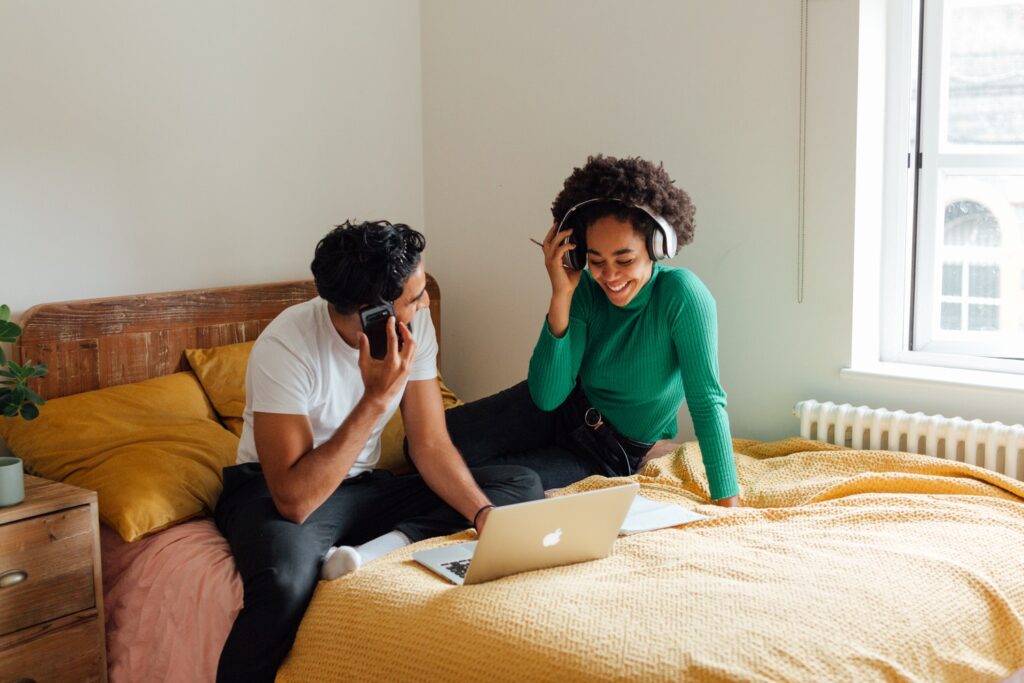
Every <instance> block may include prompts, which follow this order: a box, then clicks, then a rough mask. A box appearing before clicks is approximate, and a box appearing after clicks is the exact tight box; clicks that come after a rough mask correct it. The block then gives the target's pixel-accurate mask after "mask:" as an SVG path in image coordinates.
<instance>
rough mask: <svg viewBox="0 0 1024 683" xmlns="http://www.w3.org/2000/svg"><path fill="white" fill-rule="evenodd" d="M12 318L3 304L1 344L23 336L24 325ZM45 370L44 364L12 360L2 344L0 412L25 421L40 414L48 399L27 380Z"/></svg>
mask: <svg viewBox="0 0 1024 683" xmlns="http://www.w3.org/2000/svg"><path fill="white" fill-rule="evenodd" d="M10 317H11V309H10V308H8V306H7V305H6V304H4V305H0V344H13V343H14V342H15V341H17V339H18V337H20V336H21V327H19V326H18V325H16V324H14V323H12V322H10V320H9V318H10ZM46 372H47V369H46V365H45V364H44V363H39V364H38V365H33V364H32V361H29V362H27V363H25V364H24V365H20V364H19V363H15V362H14V361H13V360H11V359H9V358H8V357H7V356H6V354H4V350H3V348H2V347H0V415H3V416H4V417H17V416H19V415H20V416H21V417H23V418H24V419H26V420H34V419H35V418H37V417H39V408H38V406H41V405H43V404H44V403H46V401H44V400H43V397H42V396H40V395H39V394H37V393H36V392H34V391H32V390H31V389H30V388H29V386H28V381H29V380H30V379H32V378H33V377H43V376H45V375H46Z"/></svg>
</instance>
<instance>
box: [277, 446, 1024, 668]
mask: <svg viewBox="0 0 1024 683" xmlns="http://www.w3.org/2000/svg"><path fill="white" fill-rule="evenodd" d="M735 446H736V450H737V451H738V453H740V454H738V455H737V467H738V471H739V477H740V483H741V486H742V489H743V495H744V499H745V501H746V503H747V505H749V506H750V507H746V508H743V509H723V508H718V507H716V506H712V505H708V504H706V500H707V481H706V479H705V477H704V471H703V467H702V466H701V463H700V454H699V451H698V450H697V446H696V444H687V445H686V446H684V447H682V448H680V449H679V450H678V451H676V453H675V454H673V455H670V456H667V457H665V458H661V459H659V460H655V461H652V462H651V463H649V464H648V465H647V466H646V467H645V468H644V470H643V472H642V473H641V474H640V475H638V476H636V477H632V479H635V480H636V481H639V482H640V484H641V493H642V494H643V495H645V496H648V497H650V498H653V499H658V500H665V501H673V502H677V503H679V504H681V505H682V506H684V507H687V508H689V509H696V510H698V511H699V512H701V513H704V514H706V515H710V516H712V519H709V520H705V521H700V522H695V523H692V524H688V525H685V526H682V527H677V528H674V529H665V530H661V531H657V532H651V533H646V534H637V535H634V536H628V537H623V538H620V539H619V540H618V541H616V544H615V549H614V552H613V554H612V555H611V556H610V557H608V558H607V559H604V560H599V561H596V562H589V563H584V564H579V565H574V566H570V567H560V568H555V569H547V570H542V571H536V572H528V573H524V574H520V575H517V576H511V577H507V578H504V579H500V580H498V581H492V582H490V583H486V584H481V585H477V586H465V587H455V586H452V585H450V584H448V583H447V582H446V581H443V580H442V579H440V578H438V577H436V576H435V575H434V574H432V573H430V572H428V571H427V570H425V569H423V568H421V567H420V566H419V565H417V564H415V563H414V562H413V561H412V560H411V559H410V556H411V554H412V552H413V551H414V550H419V549H423V548H428V547H435V546H439V545H441V544H445V543H451V542H452V541H455V540H465V539H467V538H469V537H470V535H469V534H468V533H464V534H459V535H456V536H450V537H446V538H441V539H433V540H429V541H424V542H422V543H419V544H416V545H415V546H412V547H410V548H407V549H405V550H403V551H401V552H397V553H393V554H392V555H388V556H386V557H385V558H382V559H380V560H377V561H375V562H373V563H370V564H368V565H367V566H365V567H364V568H362V569H361V570H359V571H358V572H356V573H355V574H354V575H352V576H350V577H347V578H343V579H340V580H338V581H334V582H330V583H327V582H323V583H321V584H320V586H319V587H318V589H317V593H316V595H315V596H314V599H313V602H312V604H311V605H310V608H309V611H308V612H307V614H306V617H305V619H304V621H303V623H302V627H301V629H300V631H299V636H298V639H297V641H296V643H295V646H294V648H293V649H292V652H291V654H290V656H289V658H288V659H287V661H286V662H285V665H284V666H283V667H282V669H281V671H280V673H279V676H278V680H279V681H284V682H285V683H293V682H294V683H299V682H302V683H308V682H310V681H339V680H395V681H446V680H469V681H517V682H518V681H558V682H559V683H564V682H566V681H576V680H612V679H618V680H621V679H633V680H643V681H680V680H700V681H815V682H818V681H847V680H850V681H852V680H855V681H893V680H912V681H998V680H1001V679H1002V678H1004V677H1006V676H1008V675H1009V674H1011V673H1012V672H1013V671H1014V670H1015V669H1018V668H1020V667H1021V666H1024V485H1022V484H1021V482H1017V481H1014V480H1011V479H1008V478H1006V477H1003V476H1001V475H999V474H996V473H993V472H989V471H986V470H982V469H979V468H976V467H972V466H969V465H963V464H960V463H955V462H947V461H944V460H938V459H934V458H929V457H926V456H917V455H907V454H896V453H887V452H876V451H850V450H843V449H838V448H836V447H834V446H828V445H825V444H822V443H817V442H809V441H804V440H797V439H791V440H787V441H781V442H776V443H771V444H758V443H755V442H749V441H737V442H736V444H735ZM617 482H618V480H606V479H601V478H597V477H592V478H590V479H587V480H585V481H583V482H580V483H578V484H576V485H574V486H572V487H570V488H568V489H566V491H567V492H568V491H580V490H588V489H593V488H598V487H602V486H608V485H610V484H612V483H617Z"/></svg>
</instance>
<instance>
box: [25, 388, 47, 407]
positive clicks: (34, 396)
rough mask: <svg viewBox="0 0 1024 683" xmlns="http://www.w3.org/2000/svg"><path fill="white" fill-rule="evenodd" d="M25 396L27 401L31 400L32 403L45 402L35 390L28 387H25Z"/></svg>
mask: <svg viewBox="0 0 1024 683" xmlns="http://www.w3.org/2000/svg"><path fill="white" fill-rule="evenodd" d="M25 396H26V397H28V400H29V401H32V403H35V404H36V405H37V406H41V405H43V404H44V403H46V399H44V398H43V397H42V396H40V395H39V394H37V393H36V392H34V391H32V390H31V389H29V388H28V387H25Z"/></svg>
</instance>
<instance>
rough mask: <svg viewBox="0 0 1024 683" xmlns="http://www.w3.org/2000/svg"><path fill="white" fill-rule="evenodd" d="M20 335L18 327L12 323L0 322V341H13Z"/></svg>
mask: <svg viewBox="0 0 1024 683" xmlns="http://www.w3.org/2000/svg"><path fill="white" fill-rule="evenodd" d="M20 336H21V328H20V327H18V326H17V325H15V324H14V323H9V322H0V342H14V341H16V340H17V339H18V337H20Z"/></svg>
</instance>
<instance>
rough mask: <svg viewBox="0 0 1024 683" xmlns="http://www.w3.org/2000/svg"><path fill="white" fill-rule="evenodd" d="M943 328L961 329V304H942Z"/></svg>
mask: <svg viewBox="0 0 1024 683" xmlns="http://www.w3.org/2000/svg"><path fill="white" fill-rule="evenodd" d="M942 329H944V330H956V331H959V330H960V304H950V303H943V304H942Z"/></svg>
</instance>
